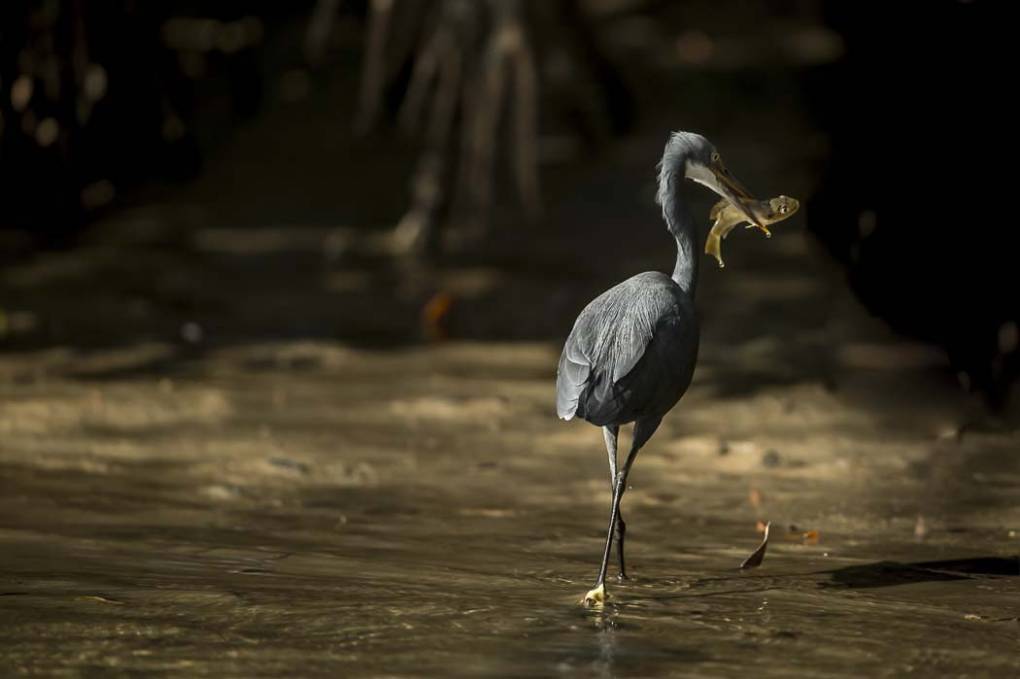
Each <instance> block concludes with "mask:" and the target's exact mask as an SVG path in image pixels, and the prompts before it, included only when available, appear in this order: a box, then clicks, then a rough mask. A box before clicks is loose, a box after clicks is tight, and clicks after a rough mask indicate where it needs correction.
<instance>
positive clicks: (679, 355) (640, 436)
mask: <svg viewBox="0 0 1020 679" xmlns="http://www.w3.org/2000/svg"><path fill="white" fill-rule="evenodd" d="M684 179H689V180H692V181H694V182H696V183H698V184H701V185H703V186H705V187H707V188H708V189H710V190H712V191H713V192H715V193H716V194H718V195H719V196H721V197H722V198H724V199H725V200H726V201H728V202H729V203H730V204H731V205H733V207H734V208H735V209H737V210H739V211H740V212H742V213H744V215H745V216H746V218H747V221H749V222H750V223H751V224H753V225H755V226H757V227H759V228H763V225H762V224H761V222H760V220H759V219H758V218H757V217H756V216H755V215H754V214H752V212H751V211H750V210H749V209H748V207H747V206H745V204H744V201H751V200H753V198H752V196H751V194H750V193H748V191H747V189H745V188H744V187H743V185H741V183H740V182H738V181H737V180H736V178H735V177H734V176H733V175H732V174H730V172H729V171H728V170H727V169H726V166H725V165H724V164H723V161H722V158H721V157H720V156H719V152H718V151H716V149H715V146H713V145H712V143H711V142H710V141H709V140H708V139H706V138H705V137H703V136H702V135H700V134H696V133H693V132H673V133H672V134H670V136H669V139H668V140H667V142H666V147H665V150H664V151H663V154H662V160H661V161H660V162H659V165H658V191H657V193H656V202H657V203H658V204H659V205H661V206H662V216H663V219H664V220H665V221H666V227H667V229H668V231H669V233H670V234H671V235H672V236H673V239H674V240H675V241H676V263H675V265H674V267H673V274H672V275H671V276H668V275H666V274H665V273H662V272H660V271H647V272H645V273H639V274H637V275H636V276H633V277H631V278H629V279H627V280H625V281H623V282H622V283H620V284H618V285H616V286H614V287H612V288H610V289H609V290H607V291H605V292H604V293H602V294H601V295H599V296H598V297H596V298H595V299H594V300H592V301H591V302H590V303H589V304H588V306H586V307H585V308H584V309H583V310H582V311H581V313H580V315H579V316H578V317H577V320H576V321H575V322H574V327H573V329H572V330H571V331H570V335H569V336H568V337H567V341H566V343H565V345H564V347H563V353H562V355H561V356H560V362H559V369H558V370H557V376H556V410H557V414H558V415H559V417H560V418H561V419H563V420H571V419H573V418H574V417H579V418H581V419H583V420H586V421H588V422H590V423H591V424H593V425H595V426H598V427H602V432H603V435H604V438H605V444H606V451H607V452H608V454H609V478H610V488H611V491H612V509H611V511H610V519H609V530H608V533H607V535H606V545H605V550H604V552H603V554H602V564H601V566H600V567H599V571H598V577H597V578H596V580H595V585H594V586H593V587H592V589H591V590H590V591H589V592H588V593H587V594H586V595H585V597H584V599H583V603H584V604H585V605H596V604H601V603H602V602H603V601H604V600H605V596H606V588H605V581H606V571H607V570H608V568H609V560H610V554H611V552H612V548H613V536H614V534H615V535H616V537H617V555H618V557H619V567H620V570H619V576H620V580H624V579H626V577H627V573H626V565H625V562H624V537H625V535H626V533H627V524H626V523H624V521H623V516H621V514H620V500H621V499H622V498H623V493H624V490H625V489H626V486H627V475H628V474H629V473H630V469H631V466H632V465H633V464H634V460H635V458H636V457H637V454H638V451H639V450H641V448H642V446H644V445H645V444H646V443H647V442H648V440H649V439H650V438H651V437H652V435H653V434H654V433H655V430H656V429H658V427H659V424H660V423H661V422H662V418H663V416H664V415H665V414H666V413H668V412H669V411H670V410H671V409H672V408H673V406H675V405H676V404H677V402H678V401H679V400H680V398H681V397H682V396H683V395H684V392H686V391H687V387H688V386H689V385H690V383H691V379H692V377H693V376H694V366H695V363H696V362H697V358H698V341H699V328H698V319H697V316H696V314H695V308H694V292H695V288H696V287H697V282H698V253H699V247H698V227H697V223H696V222H695V220H694V218H693V216H692V215H691V213H690V210H689V209H688V208H687V205H686V201H685V200H684V196H683V192H682V191H681V189H682V187H683V184H684ZM632 422H633V423H634V430H633V436H632V439H631V445H630V452H629V453H628V454H627V458H626V460H625V461H624V462H623V464H622V465H618V464H617V462H618V461H617V454H616V448H617V440H618V437H619V432H620V427H621V425H625V424H630V423H632Z"/></svg>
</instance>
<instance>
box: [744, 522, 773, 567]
mask: <svg viewBox="0 0 1020 679" xmlns="http://www.w3.org/2000/svg"><path fill="white" fill-rule="evenodd" d="M771 526H772V524H771V522H770V523H766V524H765V535H764V536H763V537H762V540H761V544H760V545H758V549H756V550H754V551H753V552H752V553H751V556H749V557H747V558H746V559H744V563H742V564H740V568H741V570H746V569H748V568H757V567H758V566H760V565H761V562H762V561H764V560H765V550H766V549H768V547H769V528H770V527H771Z"/></svg>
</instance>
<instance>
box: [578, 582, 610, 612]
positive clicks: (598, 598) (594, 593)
mask: <svg viewBox="0 0 1020 679" xmlns="http://www.w3.org/2000/svg"><path fill="white" fill-rule="evenodd" d="M605 602H606V586H605V585H599V586H598V587H595V588H594V589H591V590H589V591H588V593H587V594H585V595H584V598H583V599H581V605H582V606H586V607H588V608H591V607H593V606H601V605H602V604H604V603H605Z"/></svg>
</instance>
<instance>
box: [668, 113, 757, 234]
mask: <svg viewBox="0 0 1020 679" xmlns="http://www.w3.org/2000/svg"><path fill="white" fill-rule="evenodd" d="M670 161H672V162H670ZM680 163H683V175H684V177H685V178H687V179H690V180H691V181H694V182H697V183H699V184H701V185H702V186H705V187H707V188H709V189H710V190H712V191H714V192H715V193H717V194H718V195H720V196H721V197H723V198H725V199H726V201H727V202H729V203H730V204H731V205H733V207H734V208H736V209H737V210H739V211H740V212H741V213H743V214H744V215H745V216H746V217H747V219H748V221H749V222H751V223H752V224H754V225H755V226H757V227H758V228H763V225H762V224H761V223H760V221H759V220H758V218H757V217H755V215H754V214H753V213H752V212H751V211H750V210H749V209H748V207H747V206H746V205H745V204H744V203H745V201H753V200H755V199H754V196H752V195H751V194H750V192H749V191H748V190H747V189H745V188H744V186H743V184H741V183H740V182H739V181H737V178H736V177H734V176H733V175H732V174H730V171H729V170H728V169H726V165H725V164H724V163H723V161H722V157H721V156H720V155H719V152H718V151H717V150H716V148H715V146H714V145H713V144H712V142H710V141H709V140H708V139H705V138H704V137H703V136H701V135H700V134H696V133H694V132H674V133H673V134H671V135H670V137H669V141H668V142H667V143H666V150H665V152H664V153H663V156H662V167H663V168H664V169H665V168H668V167H676V165H678V164H680ZM677 169H679V168H677Z"/></svg>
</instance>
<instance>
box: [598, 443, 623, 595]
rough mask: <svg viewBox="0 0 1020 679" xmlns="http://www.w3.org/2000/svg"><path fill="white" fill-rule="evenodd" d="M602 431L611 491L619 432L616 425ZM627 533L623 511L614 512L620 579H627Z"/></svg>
mask: <svg viewBox="0 0 1020 679" xmlns="http://www.w3.org/2000/svg"><path fill="white" fill-rule="evenodd" d="M602 433H603V435H604V436H605V439H606V452H608V453H609V492H610V493H612V492H613V491H614V489H615V487H616V442H617V438H618V436H619V434H620V427H619V426H618V425H615V424H613V425H609V426H607V427H602ZM626 534H627V524H626V523H624V521H623V512H622V511H618V512H617V514H616V555H617V557H619V560H620V574H619V578H620V580H626V579H627V568H626V566H625V565H624V560H623V539H624V536H625V535H626Z"/></svg>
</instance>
